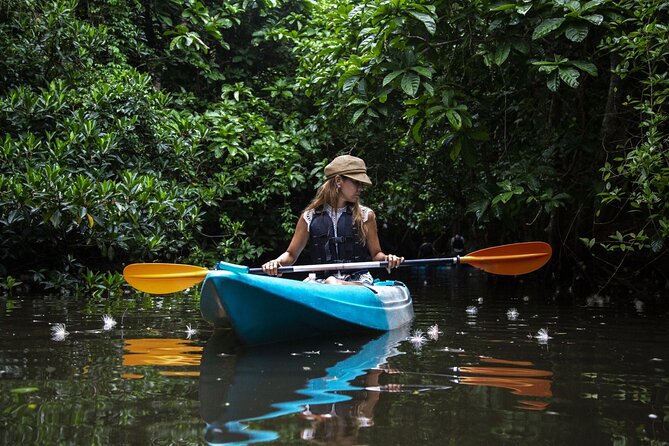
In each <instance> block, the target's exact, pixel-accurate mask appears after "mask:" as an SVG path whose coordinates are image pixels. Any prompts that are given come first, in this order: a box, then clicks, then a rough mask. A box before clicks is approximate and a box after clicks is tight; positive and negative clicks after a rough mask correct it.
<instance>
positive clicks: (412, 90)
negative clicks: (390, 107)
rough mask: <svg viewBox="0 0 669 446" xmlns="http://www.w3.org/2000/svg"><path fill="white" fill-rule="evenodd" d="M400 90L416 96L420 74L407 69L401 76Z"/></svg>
mask: <svg viewBox="0 0 669 446" xmlns="http://www.w3.org/2000/svg"><path fill="white" fill-rule="evenodd" d="M401 85H402V90H404V92H405V93H406V94H408V95H409V96H416V93H417V92H418V87H419V86H420V76H419V75H418V74H416V73H414V72H413V71H407V72H406V73H404V76H402V84H401Z"/></svg>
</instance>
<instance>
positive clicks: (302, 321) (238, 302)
mask: <svg viewBox="0 0 669 446" xmlns="http://www.w3.org/2000/svg"><path fill="white" fill-rule="evenodd" d="M200 310H201V311H202V316H203V317H204V319H205V320H207V321H209V322H211V323H212V324H214V325H215V326H217V327H230V328H232V329H233V330H234V332H235V333H236V335H237V337H238V338H239V340H241V341H242V342H243V343H245V344H250V345H255V344H266V343H270V342H279V341H285V340H290V339H299V338H306V337H312V336H326V335H331V334H334V333H351V332H360V331H377V332H379V331H388V330H392V329H395V328H398V327H401V326H403V325H405V324H408V323H409V322H411V320H412V319H413V305H412V301H411V294H410V293H409V290H408V288H407V287H406V286H405V285H404V284H403V283H401V282H397V281H377V282H375V283H374V285H373V286H346V285H325V284H321V283H316V282H303V281H299V280H292V279H285V278H280V277H269V276H263V275H256V274H248V273H239V272H233V271H226V270H222V271H212V272H211V273H209V274H208V275H207V277H206V278H205V280H204V283H203V285H202V292H201V296H200Z"/></svg>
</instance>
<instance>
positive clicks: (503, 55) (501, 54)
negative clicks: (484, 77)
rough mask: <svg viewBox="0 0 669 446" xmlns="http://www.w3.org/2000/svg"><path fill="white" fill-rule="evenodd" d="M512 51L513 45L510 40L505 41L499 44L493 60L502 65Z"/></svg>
mask: <svg viewBox="0 0 669 446" xmlns="http://www.w3.org/2000/svg"><path fill="white" fill-rule="evenodd" d="M510 51H511V45H510V44H509V43H508V42H504V43H502V44H501V45H500V46H498V47H497V49H496V50H495V54H494V55H493V62H495V65H497V66H501V65H502V64H503V63H504V62H505V61H506V59H507V58H508V57H509V52H510Z"/></svg>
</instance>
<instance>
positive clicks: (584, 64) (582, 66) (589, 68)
mask: <svg viewBox="0 0 669 446" xmlns="http://www.w3.org/2000/svg"><path fill="white" fill-rule="evenodd" d="M571 64H572V65H573V66H575V67H576V68H578V69H579V70H581V71H585V72H586V73H588V74H589V75H590V76H597V67H596V66H595V64H593V63H592V62H588V61H586V60H572V61H571Z"/></svg>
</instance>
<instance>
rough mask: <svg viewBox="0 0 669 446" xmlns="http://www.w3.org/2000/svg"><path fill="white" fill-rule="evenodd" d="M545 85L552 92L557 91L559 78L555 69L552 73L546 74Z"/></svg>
mask: <svg viewBox="0 0 669 446" xmlns="http://www.w3.org/2000/svg"><path fill="white" fill-rule="evenodd" d="M546 86H547V87H548V89H549V90H550V91H552V92H556V91H557V89H558V87H559V86H560V78H559V77H558V72H557V71H554V72H553V73H552V74H550V75H549V76H548V78H547V79H546Z"/></svg>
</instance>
